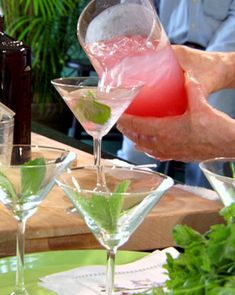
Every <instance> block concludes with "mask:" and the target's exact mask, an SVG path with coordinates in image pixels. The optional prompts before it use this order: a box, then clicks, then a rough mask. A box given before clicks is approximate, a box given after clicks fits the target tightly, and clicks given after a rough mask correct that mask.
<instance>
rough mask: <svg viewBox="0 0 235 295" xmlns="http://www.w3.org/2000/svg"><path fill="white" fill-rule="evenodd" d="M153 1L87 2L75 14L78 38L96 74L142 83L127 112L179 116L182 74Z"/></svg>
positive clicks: (182, 102) (183, 93) (184, 98)
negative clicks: (77, 17) (77, 18)
mask: <svg viewBox="0 0 235 295" xmlns="http://www.w3.org/2000/svg"><path fill="white" fill-rule="evenodd" d="M152 2H153V1H149V0H124V1H123V0H112V1H106V0H99V1H98V0H91V1H89V2H88V5H87V6H86V7H85V9H84V10H83V12H82V13H81V15H80V17H79V20H78V24H77V36H78V39H79V42H80V44H81V46H82V47H83V49H84V51H85V52H86V54H87V56H88V58H89V60H90V62H91V63H92V65H93V67H94V69H95V70H96V72H97V74H98V76H99V77H101V76H102V75H103V74H104V73H105V75H106V79H107V81H109V82H110V83H113V82H116V81H120V82H122V83H125V82H127V81H128V80H129V79H132V80H138V81H142V82H143V83H144V87H143V88H142V89H141V91H140V92H139V94H138V95H137V96H136V98H135V99H134V100H133V101H132V103H131V104H130V106H129V107H128V108H127V110H126V112H127V113H130V114H134V115H138V116H153V117H164V116H175V115H180V114H182V113H184V112H185V110H186V108H187V94H186V90H185V87H184V74H183V71H182V69H181V68H180V66H179V63H178V61H177V59H176V57H175V55H174V52H173V51H172V48H171V46H170V43H169V41H168V38H167V36H166V33H165V31H164V29H163V27H162V25H161V23H160V20H159V18H158V16H157V13H156V11H155V9H154V6H153V3H152Z"/></svg>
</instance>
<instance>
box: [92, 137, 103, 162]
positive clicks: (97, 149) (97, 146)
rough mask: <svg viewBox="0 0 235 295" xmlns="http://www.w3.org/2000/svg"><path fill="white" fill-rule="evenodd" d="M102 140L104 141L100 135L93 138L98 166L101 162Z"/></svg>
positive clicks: (95, 160) (95, 159)
mask: <svg viewBox="0 0 235 295" xmlns="http://www.w3.org/2000/svg"><path fill="white" fill-rule="evenodd" d="M101 142H102V138H100V137H94V138H93V145H94V146H93V153H94V165H95V166H96V167H100V163H101Z"/></svg>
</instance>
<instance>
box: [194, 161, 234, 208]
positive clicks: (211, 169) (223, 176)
mask: <svg viewBox="0 0 235 295" xmlns="http://www.w3.org/2000/svg"><path fill="white" fill-rule="evenodd" d="M199 167H200V168H201V170H202V171H203V173H204V174H205V176H206V178H207V179H208V181H209V183H210V184H211V186H212V187H213V189H214V190H215V191H216V192H217V194H218V196H219V198H220V200H221V201H222V203H223V204H224V206H229V205H231V204H232V203H235V158H214V159H209V160H206V161H203V162H201V163H200V164H199Z"/></svg>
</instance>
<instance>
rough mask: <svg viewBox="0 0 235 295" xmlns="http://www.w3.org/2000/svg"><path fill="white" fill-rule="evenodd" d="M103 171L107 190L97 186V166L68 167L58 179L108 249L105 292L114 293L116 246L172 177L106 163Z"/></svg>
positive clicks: (149, 208) (161, 194)
mask: <svg viewBox="0 0 235 295" xmlns="http://www.w3.org/2000/svg"><path fill="white" fill-rule="evenodd" d="M102 171H103V177H104V181H105V185H106V188H107V190H106V191H105V192H98V191H97V190H96V167H95V166H86V167H77V168H76V169H73V170H72V171H71V170H69V169H67V172H66V173H63V175H60V176H59V177H58V178H57V180H56V181H57V184H58V185H59V186H60V187H61V188H62V190H63V191H64V192H65V194H66V195H67V197H68V198H69V199H70V201H71V202H72V204H73V205H74V207H75V208H76V210H77V211H78V213H79V214H80V216H81V217H82V218H83V220H84V221H85V223H86V224H87V226H88V227H89V229H90V230H91V232H92V233H93V234H94V236H95V237H96V238H97V240H98V241H99V243H100V244H101V245H102V246H103V247H105V248H106V250H107V272H106V295H112V294H114V268H115V255H116V252H117V249H118V248H119V247H120V246H122V245H123V244H125V243H126V242H127V241H128V239H129V238H130V236H131V235H132V234H133V232H134V231H135V230H136V229H137V228H138V226H139V225H140V224H141V223H142V222H143V220H144V219H145V217H146V216H147V214H148V213H149V212H150V211H151V210H152V209H153V207H154V206H155V205H156V204H157V203H158V202H159V200H160V199H161V197H162V196H163V195H164V193H165V192H166V191H167V190H168V189H169V188H170V187H171V186H172V185H173V180H172V179H171V178H170V177H168V176H165V175H162V174H159V173H157V172H154V171H152V170H144V169H139V168H136V167H118V166H105V165H103V170H102Z"/></svg>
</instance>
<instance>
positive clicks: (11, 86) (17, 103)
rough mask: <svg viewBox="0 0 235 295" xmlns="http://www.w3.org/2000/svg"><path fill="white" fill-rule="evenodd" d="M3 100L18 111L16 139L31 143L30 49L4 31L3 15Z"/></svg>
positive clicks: (0, 76) (0, 83) (0, 82)
mask: <svg viewBox="0 0 235 295" xmlns="http://www.w3.org/2000/svg"><path fill="white" fill-rule="evenodd" d="M0 101H1V102H2V103H4V104H5V105H7V106H8V107H9V108H10V109H12V110H13V111H14V112H15V113H16V115H15V126H14V140H13V141H14V143H17V144H30V143H31V102H32V81H31V50H30V47H28V46H25V45H24V44H23V43H22V42H20V41H17V40H15V39H13V38H11V37H10V36H8V35H6V34H5V33H4V27H3V16H0Z"/></svg>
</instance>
